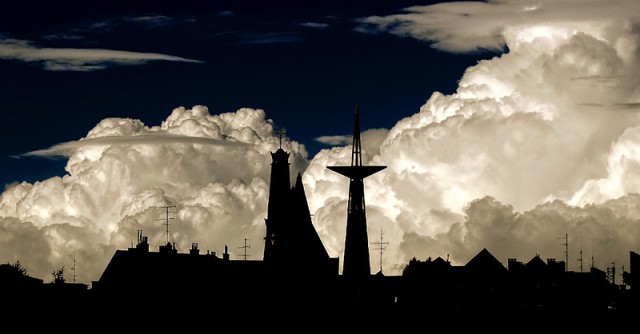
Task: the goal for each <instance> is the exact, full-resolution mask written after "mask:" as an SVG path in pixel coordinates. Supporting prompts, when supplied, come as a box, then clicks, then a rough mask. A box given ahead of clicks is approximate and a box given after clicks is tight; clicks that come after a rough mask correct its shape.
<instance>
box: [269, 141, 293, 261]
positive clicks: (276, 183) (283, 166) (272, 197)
mask: <svg viewBox="0 0 640 334" xmlns="http://www.w3.org/2000/svg"><path fill="white" fill-rule="evenodd" d="M271 159H272V162H271V180H270V183H269V204H268V207H267V219H265V224H266V225H267V235H266V236H265V242H264V261H265V262H272V261H274V260H276V259H278V258H281V257H282V255H281V254H278V253H279V252H280V250H281V248H282V247H279V246H280V244H279V243H278V245H276V242H278V241H279V240H278V239H279V238H280V237H281V235H280V234H281V230H282V225H283V224H284V221H285V220H286V214H287V207H288V201H289V192H290V189H291V185H290V182H289V153H287V152H285V151H284V150H283V149H282V146H280V148H278V150H276V151H275V152H271Z"/></svg>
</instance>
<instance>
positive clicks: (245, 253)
mask: <svg viewBox="0 0 640 334" xmlns="http://www.w3.org/2000/svg"><path fill="white" fill-rule="evenodd" d="M248 240H249V239H247V238H244V246H240V247H238V248H244V255H243V257H244V261H247V257H250V256H251V255H247V248H251V245H247V241H248Z"/></svg>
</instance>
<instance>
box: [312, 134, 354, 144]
mask: <svg viewBox="0 0 640 334" xmlns="http://www.w3.org/2000/svg"><path fill="white" fill-rule="evenodd" d="M316 141H317V142H319V143H323V144H326V145H331V146H343V145H348V144H351V137H350V136H320V137H318V138H316Z"/></svg>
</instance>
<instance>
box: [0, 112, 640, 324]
mask: <svg viewBox="0 0 640 334" xmlns="http://www.w3.org/2000/svg"><path fill="white" fill-rule="evenodd" d="M271 157H272V163H271V176H270V185H269V199H268V201H269V202H268V208H267V213H266V218H265V227H266V229H265V230H266V232H265V238H264V242H265V247H264V258H263V260H246V259H244V260H235V259H231V258H230V256H229V252H228V248H227V246H226V245H225V247H224V252H223V253H222V254H216V253H215V252H208V251H207V252H206V253H204V254H201V251H200V249H199V248H198V244H197V243H193V244H192V247H191V249H190V250H189V251H188V252H187V253H181V252H179V251H178V250H177V249H176V246H175V244H173V243H170V242H167V243H166V244H164V245H161V246H160V247H159V249H158V251H157V252H155V251H152V250H150V248H149V243H148V238H147V237H146V236H145V235H144V234H143V231H138V238H137V244H136V245H135V246H134V247H131V248H128V249H124V250H117V251H116V252H115V253H114V255H113V257H112V258H111V260H110V262H109V263H108V265H107V266H106V268H105V270H104V272H103V273H102V275H101V276H100V278H99V279H98V280H97V281H94V282H92V285H91V289H88V286H87V285H84V284H69V283H65V282H61V283H59V284H54V283H44V282H43V280H41V279H37V278H33V277H30V276H28V275H26V271H21V270H20V268H19V266H16V265H10V264H4V265H0V293H2V297H3V300H2V303H4V305H7V306H11V307H12V308H11V309H12V310H14V311H16V312H20V311H21V310H26V309H29V310H32V309H34V307H35V305H39V304H42V303H47V302H51V300H61V301H62V302H59V303H58V304H56V306H58V307H56V308H55V309H54V310H53V312H52V313H53V314H62V313H64V312H65V310H68V309H72V310H73V311H74V312H76V313H77V314H80V315H82V316H83V317H86V318H88V319H93V320H101V321H102V320H104V318H102V315H104V314H107V315H110V316H113V317H114V318H116V319H119V318H123V317H127V316H131V317H134V318H136V317H137V315H138V314H141V312H143V311H147V310H149V309H151V310H154V311H155V312H156V313H155V314H159V315H161V317H159V318H160V319H159V320H166V319H164V318H163V317H164V316H166V317H172V318H176V317H179V319H188V320H189V321H191V322H192V323H198V324H204V325H210V324H220V323H227V324H228V323H229V322H231V321H232V320H230V319H237V318H238V317H239V316H240V315H245V316H247V317H249V318H250V319H251V321H248V322H242V323H241V325H242V328H241V329H240V331H247V330H249V329H256V330H270V329H274V330H282V329H286V330H291V329H296V331H310V330H316V331H319V330H335V329H336V328H341V329H343V330H348V329H354V330H357V331H373V332H382V331H384V330H387V329H389V330H393V331H400V332H404V331H409V330H411V332H418V333H420V332H425V333H426V332H429V331H433V329H432V327H431V325H433V323H435V322H444V323H447V324H449V326H450V325H451V323H452V322H453V321H455V324H456V326H457V328H458V329H461V328H464V326H465V325H471V324H473V326H475V327H474V328H493V327H491V326H492V322H491V321H489V320H491V319H498V318H499V319H500V323H501V324H502V326H514V327H506V328H510V329H514V330H515V329H521V328H523V327H522V326H525V325H524V324H526V328H528V329H531V328H533V327H532V326H534V325H535V324H538V325H540V326H541V327H544V326H547V323H546V322H544V321H542V322H541V321H540V319H554V321H562V319H564V318H560V317H563V316H566V315H567V313H570V312H580V313H581V314H585V315H588V316H590V317H591V320H593V319H595V320H594V321H598V322H599V323H602V322H603V321H610V320H612V319H614V320H615V319H620V318H619V317H621V316H622V317H632V316H634V315H635V314H637V312H638V311H640V307H639V305H640V303H639V302H638V300H639V299H640V298H639V296H640V285H639V283H638V282H640V278H639V277H640V255H638V254H637V253H635V252H633V251H632V252H630V267H629V272H624V273H623V283H622V284H615V282H614V281H613V280H609V279H608V277H607V273H605V272H604V271H602V270H599V269H597V268H595V267H592V268H591V270H590V271H588V272H584V273H583V272H571V271H567V270H566V269H565V262H564V261H557V260H556V259H553V258H549V259H546V261H545V260H543V259H541V258H540V256H538V255H536V256H534V257H533V258H532V259H530V260H529V261H528V262H526V263H523V262H520V261H518V260H517V259H515V258H510V259H508V263H507V266H506V267H505V266H504V265H503V264H502V263H501V262H500V261H498V260H497V259H496V258H495V257H494V256H493V255H492V254H491V252H490V251H489V250H487V249H482V250H480V251H479V252H478V253H477V255H476V256H474V257H473V258H472V259H471V260H469V261H468V262H467V263H466V264H465V265H460V266H458V265H453V264H452V263H451V262H449V259H448V256H447V259H446V260H445V259H442V258H440V257H438V258H436V259H431V258H428V259H425V260H418V259H416V258H413V259H412V260H410V261H409V262H408V263H407V265H406V266H405V268H404V270H403V272H402V274H401V275H396V276H386V275H384V274H383V273H382V271H379V272H378V273H376V274H375V275H371V268H370V263H369V245H368V243H369V242H368V237H367V226H366V224H367V223H366V210H365V198H364V182H363V180H364V179H365V178H366V177H367V176H370V175H372V174H374V173H376V172H378V171H380V170H382V169H384V168H385V167H384V166H364V165H363V164H362V156H361V143H360V126H359V109H358V107H357V105H356V112H355V120H354V134H353V147H352V157H351V158H352V161H351V165H350V166H330V167H328V168H330V169H331V170H333V171H335V172H337V173H340V174H341V175H344V176H346V177H349V180H350V182H349V202H348V209H347V220H346V229H347V234H346V239H345V252H344V266H343V272H342V275H340V274H339V270H338V260H339V259H338V258H331V257H330V256H329V254H328V252H327V251H326V249H325V247H324V245H323V243H322V240H321V239H320V237H319V235H318V233H317V231H316V230H315V228H314V226H313V223H312V221H311V214H310V212H309V206H308V203H307V199H306V194H305V190H304V186H303V184H302V174H300V173H298V174H297V176H296V178H295V182H294V183H293V186H291V182H290V181H291V179H290V170H289V161H288V160H289V153H287V152H286V151H285V150H283V149H282V147H279V148H278V149H277V150H276V151H275V152H272V153H271ZM616 317H617V318H616ZM461 318H464V319H465V320H467V322H460V321H459V320H460V319H461ZM136 319H137V318H136ZM469 319H474V321H473V322H472V321H470V320H469ZM101 323H105V322H104V321H102V322H101ZM107 323H108V322H107ZM159 323H160V324H159V325H158V327H151V329H162V330H164V329H167V328H166V326H165V325H166V324H165V323H164V322H163V321H159ZM299 323H303V324H305V325H303V327H299V325H297V324H299ZM345 323H346V324H348V325H347V326H345V325H344V324H345ZM234 324H238V322H237V321H236V322H234ZM149 326H150V324H149V323H148V322H145V327H146V328H147V329H150V328H149ZM338 326H341V327H338ZM544 328H546V327H544Z"/></svg>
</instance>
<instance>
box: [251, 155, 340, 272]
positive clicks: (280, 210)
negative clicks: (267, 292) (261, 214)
mask: <svg viewBox="0 0 640 334" xmlns="http://www.w3.org/2000/svg"><path fill="white" fill-rule="evenodd" d="M271 158H272V162H271V179H270V183H269V203H268V208H267V210H268V211H267V218H266V219H265V225H266V236H265V239H264V240H265V243H264V262H265V265H266V266H267V268H268V269H270V270H271V272H272V273H273V274H286V273H290V274H296V275H305V276H309V275H311V276H318V275H319V276H331V275H337V273H338V258H330V257H329V254H328V253H327V250H326V249H325V248H324V245H323V244H322V240H321V239H320V236H319V235H318V233H317V231H316V229H315V228H314V227H313V223H312V222H311V213H310V212H309V205H308V203H307V197H306V194H305V191H304V186H303V184H302V174H300V173H298V175H297V178H296V182H295V184H294V186H293V187H291V186H290V183H289V177H290V173H289V153H287V152H285V151H284V150H283V149H282V147H280V148H278V150H276V151H275V152H272V153H271Z"/></svg>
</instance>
